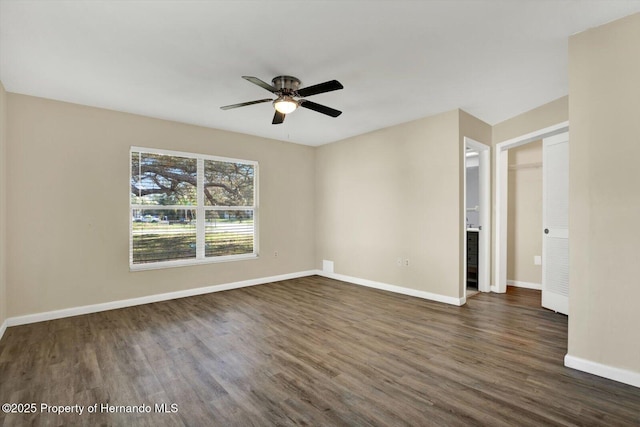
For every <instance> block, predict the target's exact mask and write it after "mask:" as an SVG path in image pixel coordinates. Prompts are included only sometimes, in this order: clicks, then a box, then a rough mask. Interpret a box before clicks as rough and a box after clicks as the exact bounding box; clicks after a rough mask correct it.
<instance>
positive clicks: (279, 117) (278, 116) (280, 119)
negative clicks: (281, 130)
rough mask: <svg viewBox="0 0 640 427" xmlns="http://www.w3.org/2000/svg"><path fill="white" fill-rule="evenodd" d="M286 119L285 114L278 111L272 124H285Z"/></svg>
mask: <svg viewBox="0 0 640 427" xmlns="http://www.w3.org/2000/svg"><path fill="white" fill-rule="evenodd" d="M284 117H285V114H283V113H281V112H280V111H276V113H275V114H274V115H273V121H272V122H271V124H272V125H279V124H280V123H282V122H284Z"/></svg>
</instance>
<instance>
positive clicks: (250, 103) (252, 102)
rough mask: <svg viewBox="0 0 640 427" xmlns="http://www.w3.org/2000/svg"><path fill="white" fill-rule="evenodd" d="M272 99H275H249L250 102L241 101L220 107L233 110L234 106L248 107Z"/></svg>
mask: <svg viewBox="0 0 640 427" xmlns="http://www.w3.org/2000/svg"><path fill="white" fill-rule="evenodd" d="M271 101H273V99H271V98H265V99H258V100H257V101H249V102H241V103H240V104H232V105H225V106H224V107H220V109H221V110H231V109H232V108H238V107H246V106H247V105H253V104H261V103H263V102H271Z"/></svg>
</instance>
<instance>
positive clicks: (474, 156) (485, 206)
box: [462, 137, 491, 298]
mask: <svg viewBox="0 0 640 427" xmlns="http://www.w3.org/2000/svg"><path fill="white" fill-rule="evenodd" d="M464 146H465V151H464V153H463V156H464V166H465V167H464V168H463V170H464V178H463V182H464V194H463V201H464V213H465V215H464V216H463V221H462V230H463V233H464V235H465V237H464V239H463V241H464V254H465V256H464V257H463V259H464V262H463V277H464V281H465V286H464V298H466V297H467V291H468V290H469V291H479V292H490V290H491V286H490V283H489V281H490V277H491V275H490V270H491V262H490V251H491V238H490V236H491V147H489V146H488V145H485V144H482V143H481V142H478V141H475V140H473V139H471V138H467V137H465V138H464Z"/></svg>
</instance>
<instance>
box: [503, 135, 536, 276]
mask: <svg viewBox="0 0 640 427" xmlns="http://www.w3.org/2000/svg"><path fill="white" fill-rule="evenodd" d="M508 179H509V182H508V188H509V193H508V198H509V206H508V210H507V212H508V216H507V226H508V230H507V233H508V235H507V280H512V281H517V282H527V283H532V284H538V285H539V284H541V283H542V266H540V265H534V262H533V257H534V256H536V255H538V256H541V255H542V141H541V140H540V141H535V142H531V143H529V144H526V145H522V146H520V147H516V148H512V149H510V150H509V178H508Z"/></svg>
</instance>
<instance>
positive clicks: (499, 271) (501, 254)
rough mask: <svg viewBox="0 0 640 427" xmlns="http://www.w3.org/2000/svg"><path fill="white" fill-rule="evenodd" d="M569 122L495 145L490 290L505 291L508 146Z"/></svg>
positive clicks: (556, 130) (566, 127)
mask: <svg viewBox="0 0 640 427" xmlns="http://www.w3.org/2000/svg"><path fill="white" fill-rule="evenodd" d="M568 130H569V122H563V123H559V124H557V125H554V126H550V127H547V128H544V129H540V130H538V131H535V132H531V133H529V134H526V135H522V136H520V137H517V138H513V139H510V140H507V141H504V142H501V143H499V144H497V145H496V150H495V183H496V184H495V185H496V200H495V209H496V211H495V218H496V233H495V239H496V240H495V260H494V262H495V263H494V271H495V276H494V285H493V286H491V291H493V292H499V293H504V292H506V291H507V234H508V233H507V215H508V210H507V209H508V186H507V182H508V167H509V155H508V154H509V153H508V150H509V149H510V148H515V147H519V146H521V145H525V144H528V143H530V142H533V141H537V140H540V139H544V138H549V137H551V136H554V135H558V134H562V133H565V132H568Z"/></svg>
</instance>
